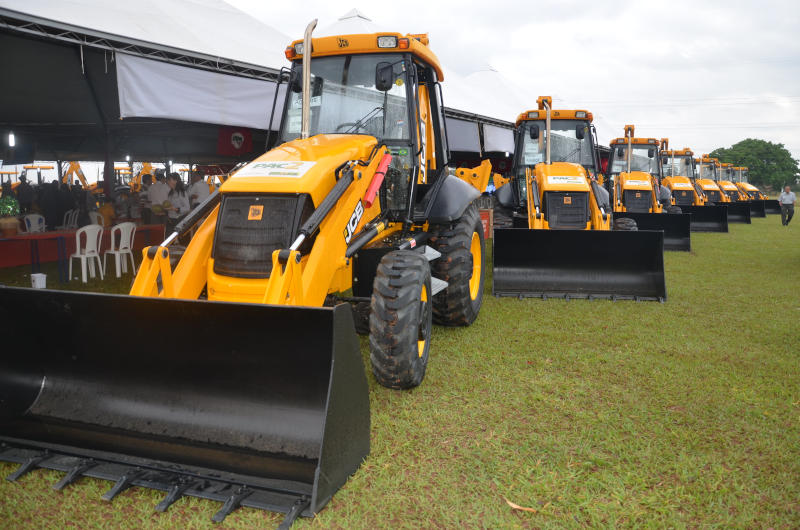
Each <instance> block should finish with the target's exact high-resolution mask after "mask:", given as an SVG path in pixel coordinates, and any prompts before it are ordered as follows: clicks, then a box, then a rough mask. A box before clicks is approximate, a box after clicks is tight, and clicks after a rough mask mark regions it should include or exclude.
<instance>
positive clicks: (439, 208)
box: [427, 175, 481, 224]
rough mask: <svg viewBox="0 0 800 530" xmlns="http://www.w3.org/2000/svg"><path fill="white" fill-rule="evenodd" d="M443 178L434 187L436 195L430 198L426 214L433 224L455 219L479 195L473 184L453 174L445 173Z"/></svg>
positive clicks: (462, 213)
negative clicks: (439, 184) (428, 209)
mask: <svg viewBox="0 0 800 530" xmlns="http://www.w3.org/2000/svg"><path fill="white" fill-rule="evenodd" d="M443 178H444V182H442V184H441V186H438V187H437V188H438V189H437V188H434V190H436V191H435V193H436V195H435V196H434V197H433V198H432V200H431V206H430V212H429V213H428V216H427V218H428V221H429V222H431V223H433V224H442V223H449V222H452V221H455V220H456V219H458V218H459V217H461V216H462V215H464V211H465V210H466V209H467V207H468V206H469V205H470V204H471V203H472V201H474V200H475V199H477V198H478V197H480V195H481V194H480V193H478V190H476V189H475V188H474V187H473V186H471V185H470V184H467V183H466V182H464V181H463V180H461V179H460V178H458V177H456V176H454V175H445V176H444V177H443ZM434 190H432V191H434Z"/></svg>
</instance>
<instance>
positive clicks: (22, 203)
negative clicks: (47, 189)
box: [17, 175, 33, 215]
mask: <svg viewBox="0 0 800 530" xmlns="http://www.w3.org/2000/svg"><path fill="white" fill-rule="evenodd" d="M17 201H18V202H19V209H20V210H21V212H22V215H25V214H28V213H31V211H32V207H33V188H32V187H31V185H30V184H28V177H27V176H26V175H22V176H21V177H20V178H19V186H17Z"/></svg>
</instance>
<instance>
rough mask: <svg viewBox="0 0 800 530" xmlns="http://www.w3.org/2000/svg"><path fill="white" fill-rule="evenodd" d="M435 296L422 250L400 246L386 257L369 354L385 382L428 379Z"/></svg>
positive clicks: (397, 384)
mask: <svg viewBox="0 0 800 530" xmlns="http://www.w3.org/2000/svg"><path fill="white" fill-rule="evenodd" d="M423 289H424V291H423ZM423 292H425V293H426V295H425V296H424V298H427V301H423V296H422V293H423ZM430 300H431V269H430V266H429V265H428V260H427V259H425V257H424V256H423V255H422V254H420V253H419V252H414V251H411V250H395V251H392V252H389V253H388V254H386V255H385V256H384V257H383V259H381V262H380V264H379V265H378V270H377V273H376V275H375V282H374V283H373V289H372V302H371V304H370V317H369V358H370V361H371V364H372V373H373V374H375V379H377V380H378V382H379V383H380V384H381V385H383V386H385V387H388V388H396V389H405V388H413V387H415V386H418V385H419V384H420V383H422V379H423V378H424V377H425V368H426V367H427V365H428V354H429V351H430V343H431V319H432V316H433V312H432V304H431V302H430ZM421 341H424V344H423V345H421ZM420 347H421V348H422V350H421V351H420Z"/></svg>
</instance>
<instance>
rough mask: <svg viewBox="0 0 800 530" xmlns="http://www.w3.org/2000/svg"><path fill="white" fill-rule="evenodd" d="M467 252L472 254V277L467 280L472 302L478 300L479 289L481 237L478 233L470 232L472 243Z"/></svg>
mask: <svg viewBox="0 0 800 530" xmlns="http://www.w3.org/2000/svg"><path fill="white" fill-rule="evenodd" d="M469 252H470V254H472V276H471V277H470V279H469V297H470V298H471V299H473V300H475V299H476V298H478V290H479V289H480V288H481V257H482V256H481V236H480V235H478V232H472V242H470V244H469Z"/></svg>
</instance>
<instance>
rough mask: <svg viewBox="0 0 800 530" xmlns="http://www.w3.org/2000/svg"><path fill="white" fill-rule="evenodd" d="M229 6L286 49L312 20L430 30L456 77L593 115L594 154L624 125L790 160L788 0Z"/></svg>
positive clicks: (793, 145)
mask: <svg viewBox="0 0 800 530" xmlns="http://www.w3.org/2000/svg"><path fill="white" fill-rule="evenodd" d="M228 3H230V4H232V5H234V6H236V7H238V8H239V9H241V10H243V11H245V12H248V13H250V14H252V15H253V16H256V17H257V18H260V19H261V20H263V21H264V22H266V23H268V24H270V25H272V26H273V27H276V28H279V29H280V30H281V31H283V32H284V33H286V34H288V35H290V36H291V37H292V38H299V37H300V36H301V35H302V32H303V29H304V28H305V26H306V24H307V23H308V21H309V20H311V19H312V18H318V19H319V27H324V26H326V25H329V24H331V23H332V22H334V21H336V19H337V18H338V17H339V16H341V15H343V14H344V13H346V12H347V11H349V10H350V9H352V8H354V7H355V8H358V9H359V10H360V11H361V12H363V13H364V14H365V15H367V16H368V17H370V18H371V19H372V20H373V21H374V22H375V23H376V24H378V25H380V26H383V27H391V28H396V30H397V31H401V32H409V33H421V32H427V33H429V35H430V38H431V48H432V49H433V50H434V52H435V53H436V54H437V55H438V56H439V58H440V60H441V62H442V64H443V65H444V66H445V67H446V68H447V69H448V70H450V71H454V72H456V73H457V74H460V75H459V76H456V77H461V78H463V77H464V76H467V75H469V74H470V73H472V72H475V71H478V70H481V69H484V68H485V66H486V64H490V65H491V66H492V67H493V68H495V69H496V70H498V73H499V74H500V76H501V77H503V78H505V79H507V80H508V83H509V84H510V85H513V88H512V89H511V90H510V92H511V93H513V94H515V95H516V94H520V95H521V96H520V98H515V99H524V100H526V101H527V103H526V104H525V105H523V106H526V107H533V106H535V104H536V103H535V102H536V97H537V96H539V95H545V94H549V95H552V96H554V99H555V101H554V103H555V104H556V105H559V106H564V107H566V108H569V107H572V108H586V109H588V110H591V111H592V112H593V113H594V115H595V117H596V120H595V121H596V124H597V128H598V132H599V135H600V140H601V142H603V143H606V142H608V141H609V140H610V139H611V138H614V137H616V136H619V135H620V134H621V133H622V126H623V125H624V124H626V123H633V124H635V125H636V126H637V128H636V130H637V133H638V134H640V135H642V136H653V137H657V138H661V137H666V136H668V137H669V138H670V139H671V145H673V146H689V147H692V148H693V149H694V150H695V152H708V151H710V150H712V149H714V148H716V147H725V146H729V145H731V144H733V143H736V142H738V141H739V140H742V139H744V138H748V137H750V138H763V139H765V140H770V141H773V142H780V143H783V144H785V145H786V147H787V148H788V149H790V151H792V153H793V155H794V156H795V158H799V159H800V125H798V124H800V39H798V38H797V32H798V29H800V2H797V1H796V0H767V1H762V2H755V1H751V0H732V1H720V0H712V1H703V2H698V1H689V0H677V1H672V2H667V3H653V2H636V1H632V0H616V1H595V2H590V1H583V0H538V1H535V2H524V3H523V2H515V1H509V0H497V1H494V2H484V1H482V2H477V1H460V2H431V1H430V0H426V1H420V0H407V1H406V2H401V3H368V4H361V5H354V4H351V3H336V2H330V1H325V2H323V1H321V0H309V1H299V2H287V3H285V4H284V3H278V2H263V1H258V0H228ZM447 82H448V79H445V83H444V85H445V94H446V87H447ZM480 88H481V90H483V91H486V93H485V94H484V98H485V99H489V100H491V99H492V98H494V99H505V96H504V94H505V92H504V90H505V87H497V90H496V91H493V90H491V89H489V88H486V87H480ZM498 108H503V106H499V107H498ZM464 110H467V111H469V110H472V109H464ZM519 110H520V111H521V110H523V109H519ZM504 112H505V113H507V111H504ZM498 117H501V118H505V119H513V117H508V116H498Z"/></svg>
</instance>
